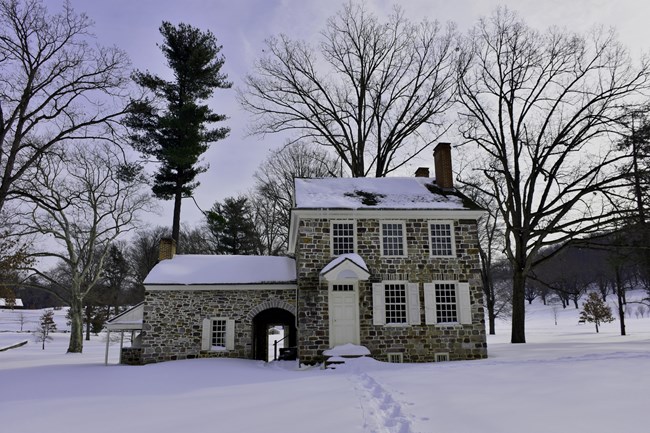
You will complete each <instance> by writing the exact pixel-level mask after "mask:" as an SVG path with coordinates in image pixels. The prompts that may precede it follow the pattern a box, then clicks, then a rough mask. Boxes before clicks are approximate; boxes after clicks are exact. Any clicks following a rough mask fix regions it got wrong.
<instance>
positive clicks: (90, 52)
mask: <svg viewBox="0 0 650 433" xmlns="http://www.w3.org/2000/svg"><path fill="white" fill-rule="evenodd" d="M91 25H92V22H91V21H90V19H88V17H87V16H86V15H84V14H80V15H77V14H75V13H74V11H73V10H72V8H71V6H70V4H69V3H67V2H66V3H65V4H64V5H63V9H62V11H61V12H60V13H58V14H55V15H51V14H48V12H47V9H46V8H45V6H44V5H43V3H42V1H40V0H0V212H1V211H2V210H3V208H4V207H5V203H6V201H7V199H8V198H10V197H12V196H14V195H17V194H19V193H20V191H17V190H16V187H17V182H18V181H19V180H20V179H21V178H23V177H25V176H33V175H35V172H34V171H33V170H32V168H33V167H34V165H35V164H37V163H38V162H39V160H40V158H41V157H42V156H43V154H44V153H45V152H48V151H49V150H50V149H52V147H53V146H54V145H56V144H57V143H60V142H62V141H74V140H88V139H90V138H91V137H105V136H106V134H107V131H106V130H105V129H104V128H112V127H113V124H114V122H115V121H116V119H117V118H118V117H119V116H120V115H121V114H123V113H124V111H125V103H124V101H126V98H125V96H126V95H125V93H126V92H125V87H126V84H127V83H128V81H129V80H128V78H129V77H128V70H127V68H128V66H129V62H128V59H127V57H126V55H125V54H124V53H123V52H122V51H120V50H118V49H117V48H103V47H93V46H91V45H89V44H88V42H87V40H88V37H89V35H90V34H89V30H90V27H91Z"/></svg>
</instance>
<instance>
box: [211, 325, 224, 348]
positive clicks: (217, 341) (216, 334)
mask: <svg viewBox="0 0 650 433" xmlns="http://www.w3.org/2000/svg"><path fill="white" fill-rule="evenodd" d="M210 342H211V343H212V344H211V345H212V347H215V346H219V347H223V348H224V349H225V348H226V321H225V320H223V319H220V320H213V321H212V331H211V338H210Z"/></svg>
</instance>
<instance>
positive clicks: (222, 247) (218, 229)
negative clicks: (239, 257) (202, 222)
mask: <svg viewBox="0 0 650 433" xmlns="http://www.w3.org/2000/svg"><path fill="white" fill-rule="evenodd" d="M207 224H208V227H209V228H210V231H211V232H212V235H213V236H214V238H215V240H216V244H217V245H216V252H217V254H244V255H247V254H259V252H260V249H261V247H262V242H261V241H260V236H259V234H258V233H257V230H256V229H255V223H254V222H253V215H252V211H251V207H250V205H249V203H248V199H247V198H246V197H237V198H234V197H228V198H226V199H225V200H224V202H223V204H222V203H215V204H214V206H212V209H211V210H210V211H208V214H207Z"/></svg>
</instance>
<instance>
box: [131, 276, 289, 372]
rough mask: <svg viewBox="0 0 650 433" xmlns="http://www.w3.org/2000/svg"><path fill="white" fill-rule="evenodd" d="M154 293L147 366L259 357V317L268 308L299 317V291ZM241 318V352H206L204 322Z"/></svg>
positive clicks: (147, 307)
mask: <svg viewBox="0 0 650 433" xmlns="http://www.w3.org/2000/svg"><path fill="white" fill-rule="evenodd" d="M269 287H271V288H269V289H239V290H154V291H146V292H145V303H144V315H143V328H142V363H144V364H148V363H152V362H161V361H169V360H175V359H193V358H203V357H229V358H252V357H253V318H254V317H255V315H256V314H257V313H259V312H261V311H263V310H265V309H268V308H284V309H286V310H289V311H290V312H292V313H294V314H295V289H273V288H272V287H273V286H269ZM209 317H226V318H229V319H234V320H235V349H234V350H230V351H223V352H211V351H202V350H201V334H202V321H203V319H204V318H209Z"/></svg>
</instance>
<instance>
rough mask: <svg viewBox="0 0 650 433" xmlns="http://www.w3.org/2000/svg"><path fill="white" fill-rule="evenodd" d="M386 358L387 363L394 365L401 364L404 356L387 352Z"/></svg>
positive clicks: (399, 353)
mask: <svg viewBox="0 0 650 433" xmlns="http://www.w3.org/2000/svg"><path fill="white" fill-rule="evenodd" d="M386 356H387V358H388V362H392V363H395V364H401V363H402V362H404V354H403V353H401V352H388V353H387V354H386Z"/></svg>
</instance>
